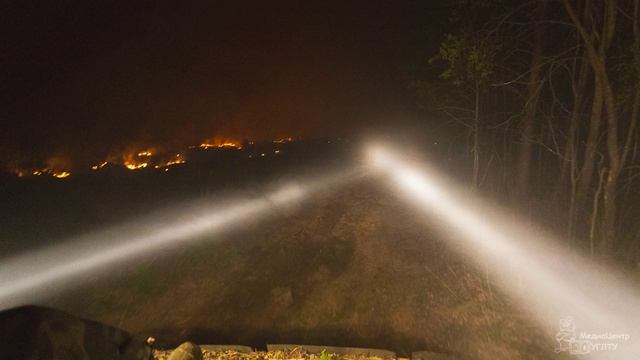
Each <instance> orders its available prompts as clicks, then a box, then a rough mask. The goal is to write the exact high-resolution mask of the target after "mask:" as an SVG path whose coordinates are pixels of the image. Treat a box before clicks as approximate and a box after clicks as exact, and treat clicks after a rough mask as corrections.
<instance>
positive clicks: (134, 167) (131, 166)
mask: <svg viewBox="0 0 640 360" xmlns="http://www.w3.org/2000/svg"><path fill="white" fill-rule="evenodd" d="M148 165H149V164H148V163H146V162H143V163H134V162H130V161H126V162H125V163H124V166H125V167H126V168H127V169H129V170H138V169H144V168H146V167H147V166H148Z"/></svg>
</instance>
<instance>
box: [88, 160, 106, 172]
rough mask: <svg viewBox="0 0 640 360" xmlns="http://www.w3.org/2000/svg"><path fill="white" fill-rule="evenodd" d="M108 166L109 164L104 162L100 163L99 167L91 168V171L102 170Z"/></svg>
mask: <svg viewBox="0 0 640 360" xmlns="http://www.w3.org/2000/svg"><path fill="white" fill-rule="evenodd" d="M107 164H108V162H106V161H104V162H102V163H100V164H98V165H93V166H92V167H91V170H99V169H102V168H103V167H105V166H107Z"/></svg>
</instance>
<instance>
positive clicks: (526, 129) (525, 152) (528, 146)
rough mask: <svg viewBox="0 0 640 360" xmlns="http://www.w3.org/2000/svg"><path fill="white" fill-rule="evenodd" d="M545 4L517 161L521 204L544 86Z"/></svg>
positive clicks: (539, 9) (540, 8)
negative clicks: (541, 77)
mask: <svg viewBox="0 0 640 360" xmlns="http://www.w3.org/2000/svg"><path fill="white" fill-rule="evenodd" d="M545 6H546V2H545V1H539V2H538V7H537V9H536V19H537V20H538V23H537V24H536V26H535V35H534V37H535V38H534V50H533V57H532V60H531V71H530V72H529V81H528V83H527V101H526V104H525V113H524V118H523V119H522V133H521V137H520V141H521V143H520V153H519V156H518V162H517V169H516V171H517V173H516V184H515V195H516V199H517V201H518V202H519V203H521V204H522V203H523V202H524V200H525V197H526V194H527V193H528V190H529V183H530V178H531V161H532V153H533V144H534V141H533V134H534V130H535V129H534V127H535V119H536V109H537V108H538V98H539V96H540V90H541V88H542V82H541V80H540V72H541V71H540V70H541V64H542V51H543V44H544V25H543V24H542V22H541V21H540V20H542V19H543V18H544V12H545Z"/></svg>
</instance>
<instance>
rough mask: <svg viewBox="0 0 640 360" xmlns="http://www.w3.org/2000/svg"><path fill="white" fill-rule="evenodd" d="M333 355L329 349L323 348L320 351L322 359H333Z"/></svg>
mask: <svg viewBox="0 0 640 360" xmlns="http://www.w3.org/2000/svg"><path fill="white" fill-rule="evenodd" d="M332 357H333V356H332V355H331V354H329V353H328V352H327V350H322V352H321V353H320V360H331V358H332Z"/></svg>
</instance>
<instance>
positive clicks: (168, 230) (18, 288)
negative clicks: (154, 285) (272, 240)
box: [0, 171, 361, 310]
mask: <svg viewBox="0 0 640 360" xmlns="http://www.w3.org/2000/svg"><path fill="white" fill-rule="evenodd" d="M360 176H361V173H360V172H358V171H350V172H342V173H337V174H333V175H325V176H323V177H318V178H314V180H310V181H305V182H300V183H295V184H290V185H287V186H283V187H280V188H279V189H277V190H275V191H273V192H270V193H267V194H265V195H264V196H260V197H257V198H252V199H235V200H228V201H223V202H216V205H213V206H212V205H211V201H209V202H208V203H207V204H203V203H200V204H199V205H192V206H189V207H185V208H183V209H182V210H173V211H171V212H170V213H165V214H162V213H159V214H157V215H155V216H152V217H150V218H149V219H147V220H142V221H137V222H134V223H131V224H129V225H123V226H120V227H116V228H112V229H107V230H105V231H101V232H98V233H95V234H90V235H87V236H84V237H82V238H81V239H78V240H75V241H69V242H65V243H63V244H59V245H54V246H51V247H48V248H44V249H41V250H35V251H28V252H27V253H25V254H22V255H18V256H15V257H11V258H8V259H2V260H0V310H4V309H8V308H11V307H15V306H19V305H25V304H33V303H36V302H38V301H40V300H42V299H45V298H47V297H48V296H51V294H53V293H57V292H60V291H62V290H65V289H67V288H70V287H72V286H77V285H78V284H79V283H81V282H83V281H87V280H89V279H93V278H95V277H96V276H98V275H102V274H108V273H109V272H110V271H114V270H117V268H118V265H119V264H121V263H123V262H126V261H127V260H132V259H136V258H141V257H145V256H149V255H153V254H154V253H156V252H157V251H159V250H167V249H169V250H171V249H172V248H175V247H179V246H184V244H185V243H186V242H189V241H196V240H198V241H202V239H203V237H204V236H206V239H213V240H215V239H216V235H218V236H219V235H220V233H221V232H223V231H226V230H231V229H234V228H237V227H242V226H243V225H246V224H247V223H249V222H255V221H260V220H263V219H266V218H269V217H273V216H274V215H277V213H278V211H279V210H286V209H287V208H288V207H289V206H294V205H295V204H297V203H300V202H302V201H304V200H305V199H307V198H309V197H310V196H311V195H312V194H313V193H314V192H315V191H318V190H321V189H323V188H327V187H335V186H337V185H340V184H345V183H347V182H349V181H352V180H354V179H357V178H359V177H360ZM198 237H200V238H199V239H198Z"/></svg>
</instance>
